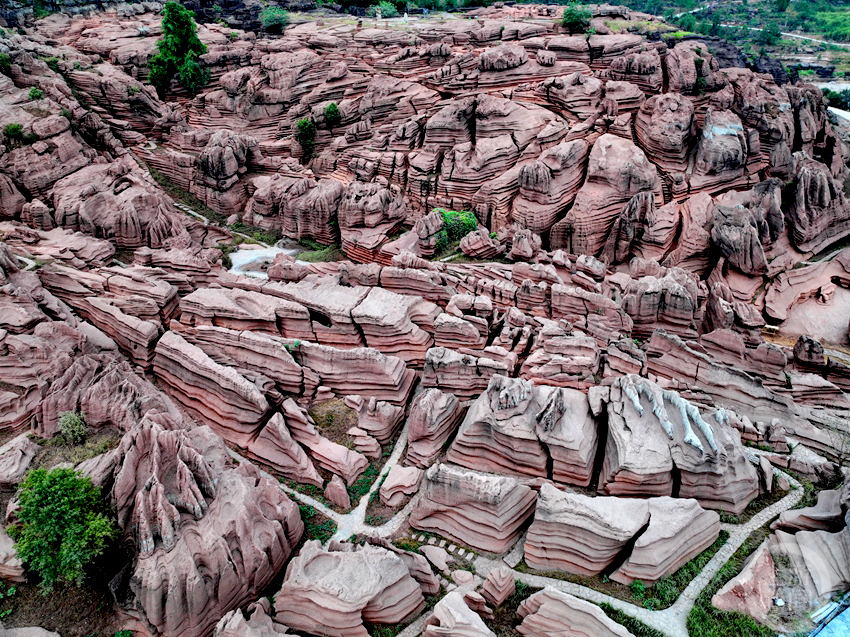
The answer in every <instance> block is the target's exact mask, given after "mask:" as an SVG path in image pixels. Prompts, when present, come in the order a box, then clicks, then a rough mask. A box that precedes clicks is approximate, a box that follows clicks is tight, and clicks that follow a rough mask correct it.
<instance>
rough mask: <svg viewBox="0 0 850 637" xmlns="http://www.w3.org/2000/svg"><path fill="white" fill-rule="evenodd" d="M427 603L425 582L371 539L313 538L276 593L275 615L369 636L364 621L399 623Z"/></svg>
mask: <svg viewBox="0 0 850 637" xmlns="http://www.w3.org/2000/svg"><path fill="white" fill-rule="evenodd" d="M424 606H425V599H424V598H423V597H422V591H421V590H420V588H419V584H418V583H417V582H416V580H414V579H413V577H411V575H410V572H409V571H408V568H407V566H406V565H405V563H404V561H403V560H402V559H401V558H400V557H398V556H397V555H396V554H395V553H393V552H391V551H389V550H387V549H385V548H382V547H379V546H373V545H371V544H366V545H363V546H352V545H345V544H343V545H338V546H336V547H332V548H330V549H329V550H327V551H326V550H324V549H322V546H321V544H320V543H319V542H318V541H316V540H310V541H309V542H307V543H306V544H305V545H304V547H303V548H302V549H301V552H300V553H299V554H298V555H297V556H296V557H295V559H293V560H292V562H291V563H290V564H289V566H288V567H287V570H286V579H285V580H284V582H283V586H282V588H281V589H280V592H279V593H278V594H277V595H276V596H275V611H276V613H275V619H276V620H278V621H280V622H281V623H283V624H284V625H286V626H288V627H290V628H294V629H296V630H303V631H305V632H309V633H313V634H322V635H332V636H337V637H345V636H348V635H350V636H352V637H368V635H369V633H368V632H367V631H366V629H365V628H364V626H363V622H364V621H368V622H370V623H372V624H398V623H402V622H404V621H406V620H408V619H410V618H412V617H414V616H416V615H417V614H418V613H419V612H420V611H421V610H422V609H423V608H424Z"/></svg>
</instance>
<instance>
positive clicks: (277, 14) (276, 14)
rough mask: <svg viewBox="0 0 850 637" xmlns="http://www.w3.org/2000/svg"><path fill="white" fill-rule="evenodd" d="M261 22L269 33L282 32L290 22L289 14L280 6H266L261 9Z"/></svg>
mask: <svg viewBox="0 0 850 637" xmlns="http://www.w3.org/2000/svg"><path fill="white" fill-rule="evenodd" d="M260 23H261V24H262V25H263V28H264V29H265V30H266V31H268V32H269V33H281V32H282V31H283V30H284V28H286V25H287V24H289V14H288V13H287V12H286V10H285V9H281V8H280V7H266V8H265V9H263V10H262V11H260Z"/></svg>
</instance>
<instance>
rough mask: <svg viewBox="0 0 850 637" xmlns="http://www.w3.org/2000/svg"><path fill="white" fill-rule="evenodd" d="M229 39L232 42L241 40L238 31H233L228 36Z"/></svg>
mask: <svg viewBox="0 0 850 637" xmlns="http://www.w3.org/2000/svg"><path fill="white" fill-rule="evenodd" d="M227 39H228V40H230V41H231V42H236V40H238V39H239V34H238V33H236V31H231V32H230V33H228V34H227Z"/></svg>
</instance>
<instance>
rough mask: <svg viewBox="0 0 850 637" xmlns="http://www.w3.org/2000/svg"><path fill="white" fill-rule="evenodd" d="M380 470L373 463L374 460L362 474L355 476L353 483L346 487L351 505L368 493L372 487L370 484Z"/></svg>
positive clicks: (355, 504)
mask: <svg viewBox="0 0 850 637" xmlns="http://www.w3.org/2000/svg"><path fill="white" fill-rule="evenodd" d="M380 472H381V467H379V466H378V465H377V464H375V462H374V461H373V462H370V463H369V466H368V467H366V470H365V471H364V472H363V474H362V475H361V476H360V477H359V478H357V480H356V481H355V482H354V484H352V485H351V486H350V487H348V497H350V498H351V504H352V506H357V503H358V502H360V498H362V497H363V496H364V495H366V494H367V493H369V489H371V488H372V484H373V483H374V482H375V480H376V479H377V477H378V474H379V473H380Z"/></svg>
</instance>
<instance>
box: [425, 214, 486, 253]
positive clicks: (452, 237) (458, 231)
mask: <svg viewBox="0 0 850 637" xmlns="http://www.w3.org/2000/svg"><path fill="white" fill-rule="evenodd" d="M435 210H436V211H437V212H439V213H440V215H442V217H443V229H442V230H440V231H439V232H438V233H437V251H438V252H443V251H445V250H446V249H447V248H448V247H449V245H451V244H452V243H453V242H454V241H460V240H461V239H463V238H464V237H465V236H466V235H468V234H469V233H470V232H473V231H474V230H475V229H476V228H477V227H478V219H476V217H475V215H474V214H473V213H471V212H469V211H468V210H445V209H443V208H435Z"/></svg>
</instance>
